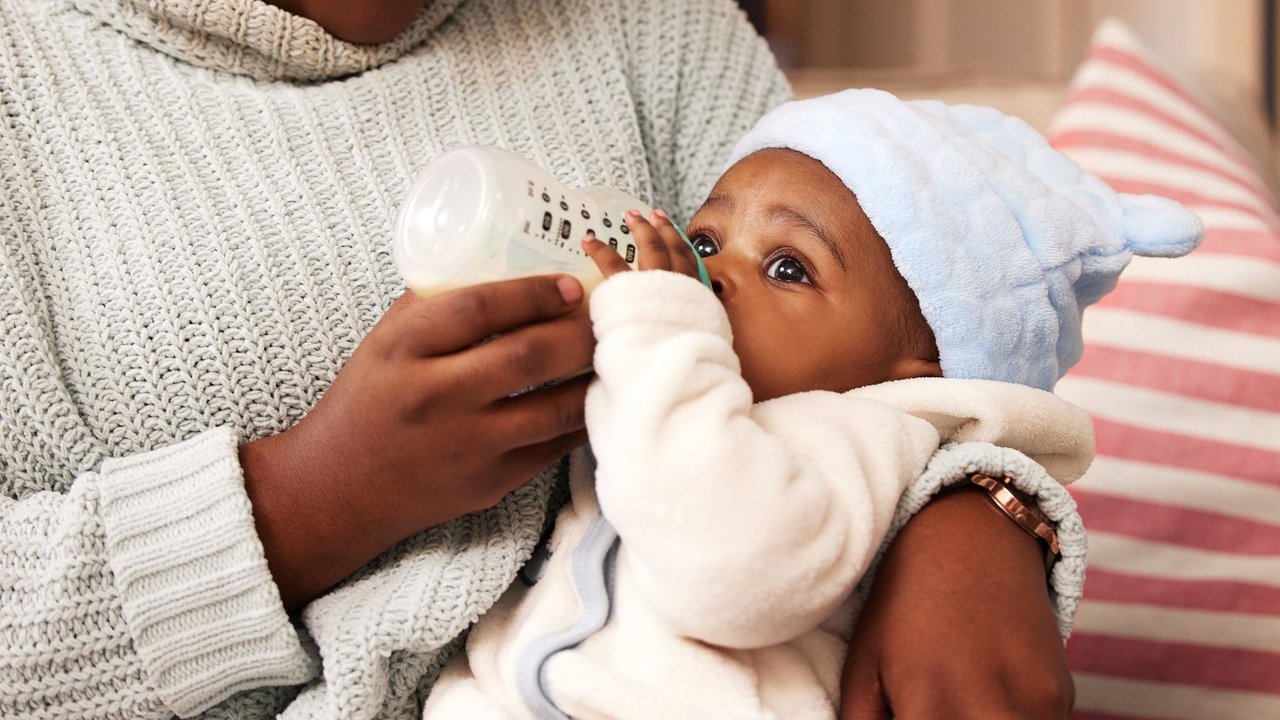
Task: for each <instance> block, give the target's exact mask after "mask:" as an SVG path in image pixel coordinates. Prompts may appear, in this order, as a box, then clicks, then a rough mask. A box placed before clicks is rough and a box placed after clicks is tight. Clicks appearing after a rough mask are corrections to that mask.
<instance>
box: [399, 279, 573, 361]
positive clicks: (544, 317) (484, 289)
mask: <svg viewBox="0 0 1280 720" xmlns="http://www.w3.org/2000/svg"><path fill="white" fill-rule="evenodd" d="M583 294H584V293H583V289H582V283H581V282H579V281H578V280H577V278H574V277H571V276H569V275H542V276H538V277H527V278H519V279H517V280H505V281H502V282H494V283H486V284H483V285H473V286H470V287H465V288H460V289H458V290H453V291H450V292H446V293H442V294H440V295H435V296H432V297H429V298H421V297H418V296H416V295H414V294H413V293H405V295H404V296H403V297H401V298H400V300H398V301H396V303H395V305H393V306H392V307H391V309H390V310H388V311H387V314H388V315H390V316H392V317H394V318H395V321H394V327H393V328H390V330H391V331H392V332H395V333H400V334H402V335H403V337H402V338H401V339H400V340H398V341H397V340H394V339H389V340H390V341H391V342H392V344H397V345H399V344H401V343H403V346H404V347H406V348H407V349H409V350H410V351H411V352H413V353H415V354H418V355H420V356H424V357H430V356H434V355H447V354H450V353H455V352H458V351H459V350H464V349H466V348H469V347H471V346H472V345H475V344H476V343H478V342H480V341H481V340H484V339H486V338H489V337H492V336H494V335H498V334H501V333H506V332H510V331H512V330H515V329H517V328H521V327H525V326H528V325H534V324H537V323H542V322H545V321H548V320H554V319H556V318H559V317H563V316H564V315H567V314H568V313H570V312H572V311H573V310H575V309H577V308H578V306H579V305H581V304H582V298H583Z"/></svg>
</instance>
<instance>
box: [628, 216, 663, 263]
mask: <svg viewBox="0 0 1280 720" xmlns="http://www.w3.org/2000/svg"><path fill="white" fill-rule="evenodd" d="M626 222H627V229H629V230H630V231H631V237H633V238H635V240H636V252H637V258H636V265H637V266H638V267H639V268H640V269H641V270H670V269H671V252H670V250H668V248H667V244H666V241H665V240H663V238H662V235H661V234H660V233H659V232H658V230H657V228H655V227H654V226H653V225H651V224H650V223H649V221H648V220H646V219H645V217H644V216H643V215H641V214H640V213H638V212H636V211H635V210H632V211H630V212H628V213H627V215H626Z"/></svg>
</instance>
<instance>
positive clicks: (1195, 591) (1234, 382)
mask: <svg viewBox="0 0 1280 720" xmlns="http://www.w3.org/2000/svg"><path fill="white" fill-rule="evenodd" d="M1050 140H1051V141H1052V142H1053V144H1054V145H1055V146H1056V147H1058V148H1060V149H1061V150H1063V151H1064V152H1066V153H1068V154H1069V155H1071V156H1072V157H1073V158H1074V159H1075V160H1076V161H1077V162H1079V163H1080V164H1081V165H1082V166H1084V167H1085V168H1087V169H1089V170H1091V171H1093V172H1095V173H1097V174H1098V175H1100V176H1102V177H1103V178H1104V179H1105V180H1107V181H1108V182H1109V183H1111V184H1112V186H1113V187H1116V188H1117V189H1119V190H1121V191H1124V192H1139V193H1155V194H1160V195H1164V196H1167V197H1171V198H1173V199H1176V200H1179V201H1180V202H1182V203H1184V204H1185V205H1187V207H1188V208H1190V209H1191V210H1193V211H1194V212H1196V213H1197V214H1199V215H1200V216H1201V218H1202V219H1203V220H1204V222H1205V230H1206V233H1205V235H1206V237H1205V242H1204V245H1203V246H1201V248H1199V249H1198V250H1196V251H1195V252H1194V253H1192V254H1191V255H1189V256H1187V257H1185V258H1180V259H1177V260H1163V259H1149V258H1137V259H1135V261H1134V262H1133V263H1132V265H1131V266H1130V268H1129V269H1128V270H1126V272H1125V274H1124V275H1123V276H1122V278H1121V281H1120V284H1119V286H1118V287H1117V288H1116V291H1115V292H1114V293H1112V294H1111V295H1109V296H1108V297H1107V298H1105V299H1104V300H1103V301H1102V302H1100V303H1099V304H1098V305H1096V306H1094V307H1092V308H1090V309H1089V310H1087V311H1086V312H1085V321H1084V335H1085V354H1084V358H1083V359H1082V360H1081V362H1080V363H1079V364H1078V365H1077V366H1076V367H1075V368H1074V369H1073V370H1072V371H1071V373H1069V374H1068V375H1067V377H1065V378H1063V380H1062V381H1061V382H1060V383H1059V385H1058V392H1059V394H1061V395H1062V396H1063V397H1065V398H1067V399H1068V400H1071V401H1072V402H1075V403H1077V404H1079V405H1080V406H1082V407H1083V408H1085V409H1086V410H1088V411H1089V412H1090V413H1091V414H1092V415H1093V417H1094V419H1095V422H1096V426H1097V434H1098V458H1097V461H1096V462H1095V464H1094V466H1093V468H1092V469H1091V470H1090V472H1089V474H1088V475H1087V476H1086V477H1085V478H1083V479H1082V480H1081V481H1080V482H1079V483H1078V484H1076V485H1075V486H1074V488H1073V493H1074V494H1075V496H1076V498H1077V500H1078V501H1079V504H1080V510H1081V513H1082V515H1083V516H1084V520H1085V525H1086V527H1087V528H1088V529H1089V563H1090V566H1089V576H1088V579H1087V583H1086V586H1085V599H1084V601H1083V602H1082V603H1081V606H1080V610H1079V614H1078V617H1077V621H1076V628H1075V633H1074V635H1073V636H1072V639H1071V642H1070V643H1069V644H1068V655H1069V657H1070V659H1071V664H1072V668H1073V672H1074V674H1075V678H1076V687H1077V711H1076V714H1075V717H1076V718H1079V720H1126V719H1136V718H1161V719H1166V720H1175V719H1176V720H1205V719H1206V718H1212V719H1214V720H1232V719H1234V718H1241V719H1244V718H1249V719H1253V718H1280V210H1277V207H1276V202H1275V200H1274V198H1273V197H1272V196H1271V194H1270V191H1269V190H1268V189H1267V184H1266V182H1265V181H1264V180H1263V177H1262V174H1261V173H1260V172H1259V171H1258V169H1257V166H1256V165H1255V163H1254V161H1253V160H1251V159H1250V158H1249V155H1248V153H1247V152H1246V151H1245V150H1244V149H1243V148H1242V147H1241V145H1240V144H1239V143H1238V142H1237V141H1236V140H1235V139H1233V138H1232V136H1231V134H1230V133H1229V132H1228V131H1227V130H1226V128H1225V127H1224V126H1223V124H1222V123H1221V122H1220V121H1218V120H1217V119H1216V118H1215V117H1214V116H1213V114H1212V113H1210V112H1209V111H1208V110H1206V109H1205V107H1204V106H1203V105H1202V104H1201V103H1200V102H1199V101H1198V100H1196V99H1195V98H1194V97H1192V95H1191V94H1189V93H1188V92H1186V90H1184V89H1183V88H1182V87H1181V86H1180V85H1179V83H1178V82H1177V81H1176V80H1174V79H1172V78H1171V77H1170V76H1169V75H1168V74H1167V73H1165V72H1164V71H1162V70H1160V69H1159V68H1158V67H1157V66H1156V65H1154V64H1153V62H1152V61H1151V60H1150V59H1149V55H1148V54H1147V53H1146V51H1145V50H1143V49H1142V48H1141V46H1140V45H1139V44H1138V42H1137V41H1136V40H1135V39H1134V38H1133V36H1132V35H1131V34H1129V32H1128V30H1126V29H1125V28H1123V26H1120V25H1119V24H1118V23H1110V24H1106V25H1104V26H1103V27H1102V28H1101V29H1100V30H1099V32H1098V34H1097V35H1096V36H1095V37H1094V41H1093V45H1092V47H1091V49H1090V51H1089V53H1088V55H1087V56H1086V58H1085V61H1084V63H1083V64H1082V66H1081V68H1080V70H1079V72H1078V73H1077V76H1076V79H1075V81H1074V83H1073V86H1072V92H1071V95H1070V96H1069V97H1068V99H1067V101H1066V103H1065V104H1064V106H1063V108H1062V110H1061V111H1060V112H1059V113H1058V115H1057V116H1056V117H1055V120H1054V123H1053V126H1052V130H1051V133H1050Z"/></svg>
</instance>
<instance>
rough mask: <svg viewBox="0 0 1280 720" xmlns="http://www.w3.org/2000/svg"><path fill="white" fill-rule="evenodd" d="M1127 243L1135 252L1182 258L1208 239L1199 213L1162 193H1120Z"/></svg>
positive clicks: (1153, 255)
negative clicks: (1162, 195) (1205, 236)
mask: <svg viewBox="0 0 1280 720" xmlns="http://www.w3.org/2000/svg"><path fill="white" fill-rule="evenodd" d="M1120 206H1121V207H1122V208H1123V209H1124V243H1125V246H1126V247H1127V248H1128V249H1129V250H1130V251H1131V252H1133V254H1135V255H1144V256H1147V257H1178V256H1180V255H1186V254H1187V253H1189V252H1191V251H1192V250H1195V249H1196V247H1197V246H1199V245H1200V241H1201V240H1203V239H1204V223H1203V222H1201V220H1200V218H1199V217H1198V216H1196V214H1195V213H1193V212H1191V211H1190V210H1187V209H1186V208H1184V207H1182V206H1181V205H1179V204H1178V203H1176V202H1174V201H1172V200H1170V199H1168V198H1162V197H1160V196H1158V195H1130V194H1127V193H1120Z"/></svg>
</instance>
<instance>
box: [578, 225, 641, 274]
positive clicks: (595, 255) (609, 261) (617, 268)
mask: <svg viewBox="0 0 1280 720" xmlns="http://www.w3.org/2000/svg"><path fill="white" fill-rule="evenodd" d="M582 250H583V252H585V253H586V254H587V257H589V258H591V260H592V261H593V262H595V264H596V267H598V268H600V272H601V273H602V274H603V275H604V276H605V277H609V276H611V275H615V274H617V273H620V272H626V271H627V270H630V269H631V266H630V265H627V261H626V260H623V259H622V256H621V255H619V254H618V251H617V250H614V249H613V248H611V247H609V246H608V245H606V244H604V243H603V242H601V241H600V238H598V237H596V236H595V235H594V234H592V235H588V236H586V237H584V238H582Z"/></svg>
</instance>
